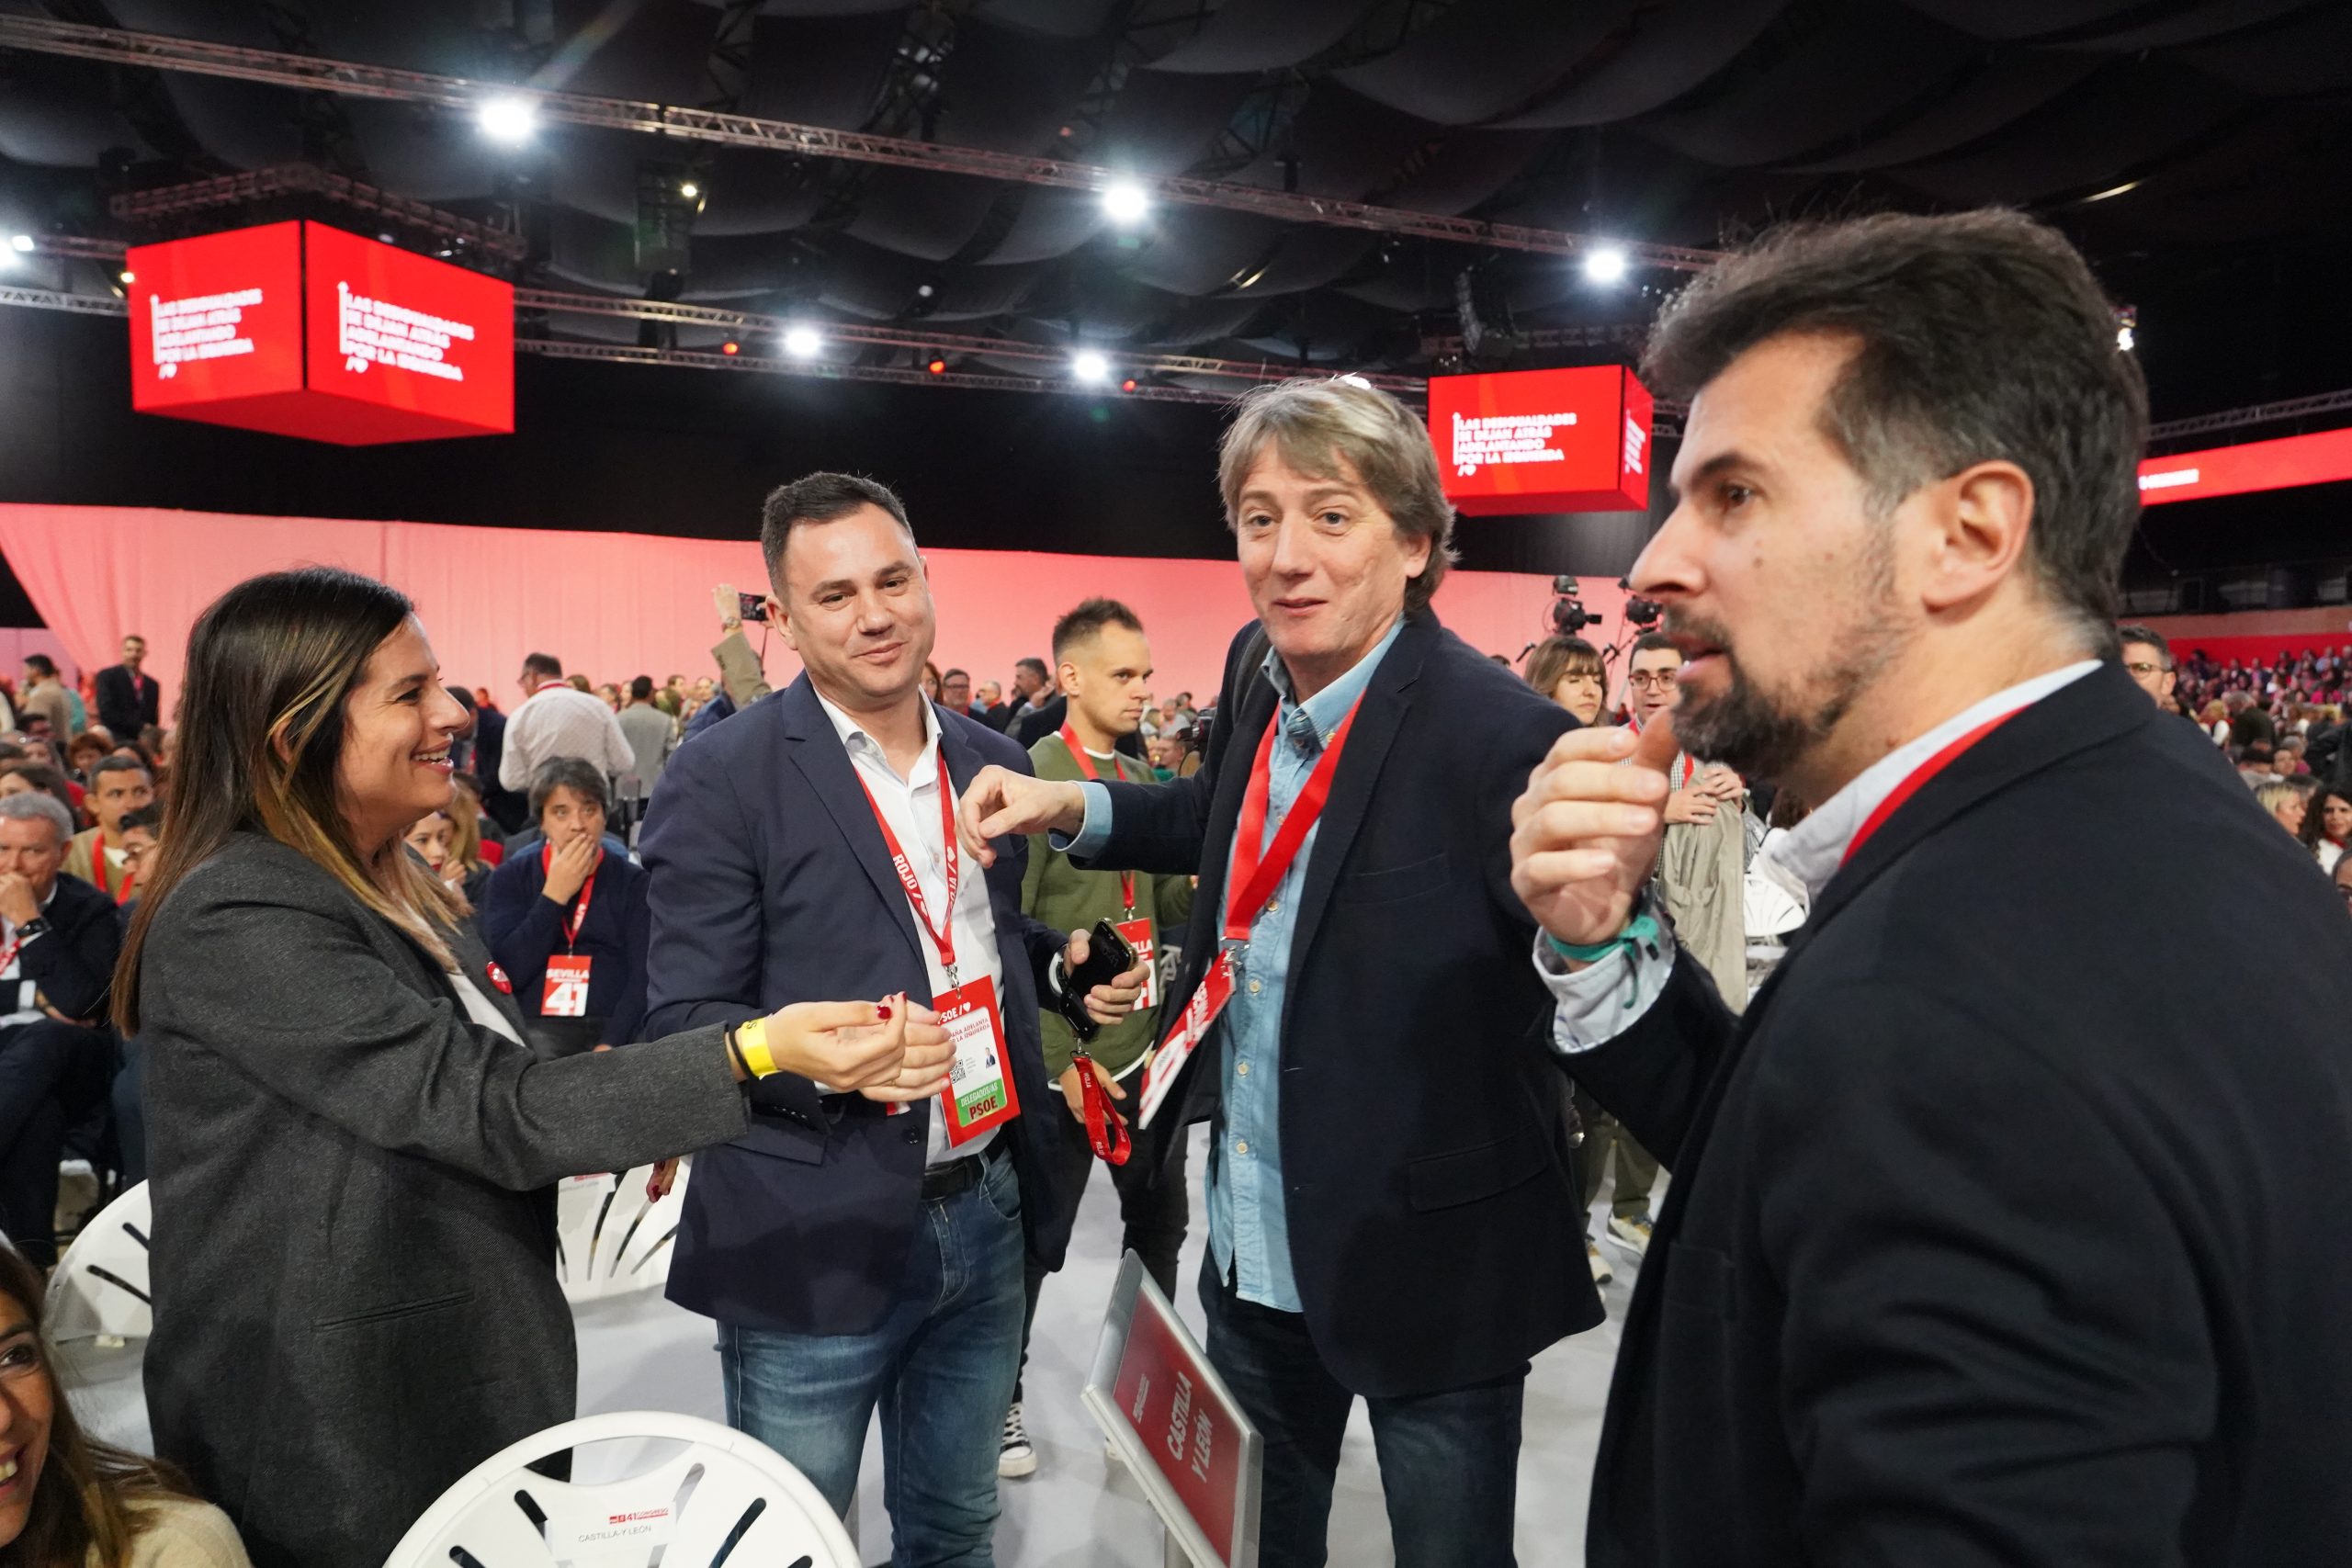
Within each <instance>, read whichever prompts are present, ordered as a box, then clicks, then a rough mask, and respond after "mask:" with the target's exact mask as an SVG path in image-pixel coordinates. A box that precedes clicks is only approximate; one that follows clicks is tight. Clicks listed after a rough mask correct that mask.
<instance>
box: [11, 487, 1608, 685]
mask: <svg viewBox="0 0 2352 1568" xmlns="http://www.w3.org/2000/svg"><path fill="white" fill-rule="evenodd" d="M0 553H5V554H6V557H7V558H8V563H9V565H10V566H11V567H13V568H14V569H15V570H16V573H17V578H18V579H19V580H20V581H22V582H23V583H24V585H25V589H26V591H27V592H28V593H29V594H30V595H31V598H32V602H33V604H34V605H35V606H36V607H37V608H39V610H40V613H41V619H42V620H43V621H44V622H45V623H46V624H47V625H48V626H49V627H50V629H51V630H52V631H53V632H55V633H56V634H57V637H58V639H59V641H61V642H62V643H63V644H64V646H65V648H66V649H67V651H68V652H69V653H70V654H71V655H72V657H73V659H74V661H75V662H76V663H78V664H82V665H85V666H101V665H107V664H111V663H113V662H115V659H116V650H117V646H118V644H119V641H120V639H121V638H122V637H123V636H124V635H125V634H126V633H130V632H138V633H141V635H143V636H144V637H146V638H147V639H148V645H149V649H150V654H149V660H148V669H149V671H151V672H152V673H153V675H155V677H156V678H157V679H158V680H160V681H161V682H163V685H164V709H165V713H166V714H167V715H168V714H169V712H170V707H171V704H172V703H173V701H174V700H175V698H176V697H177V695H178V693H179V677H180V671H181V668H182V666H183V664H184V662H185V656H186V651H187V633H188V628H189V626H192V625H194V624H195V620H196V617H197V615H198V613H200V612H201V611H202V610H203V608H204V607H205V605H207V604H209V603H211V602H212V600H214V599H215V598H217V597H219V595H220V593H221V592H223V591H224V590H226V589H227V588H229V587H230V586H231V585H232V584H233V583H236V582H239V581H243V580H244V579H245V578H248V577H251V576H254V574H256V573H258V572H264V571H274V570H281V569H284V568H286V567H290V566H300V565H308V564H321V565H327V566H340V567H345V568H348V569H349V570H353V571H359V572H365V573H367V574H368V576H370V577H376V578H380V579H382V580H383V581H387V582H390V583H391V584H393V585H394V586H396V587H398V588H399V589H400V590H401V592H405V593H407V594H408V595H409V596H410V597H411V598H413V599H414V600H415V601H416V603H417V606H418V610H419V613H420V614H421V615H422V616H423V618H424V626H425V630H426V632H427V634H428V635H429V636H430V637H432V639H433V646H434V651H435V653H436V654H437V655H438V656H439V658H440V660H441V667H442V670H443V671H444V672H445V673H446V675H447V678H448V679H449V680H451V681H453V682H463V683H464V684H465V685H467V686H487V687H489V688H490V689H491V691H492V694H493V695H495V696H496V697H497V699H498V702H499V705H500V706H501V707H504V708H508V709H510V710H511V709H512V708H513V706H514V705H515V702H516V701H518V700H519V699H518V697H517V695H516V694H515V690H514V683H515V675H516V673H517V671H520V669H521V668H522V663H523V656H524V655H525V654H526V653H529V652H532V651H535V650H536V651H539V652H545V653H552V654H554V655H555V656H556V657H558V658H560V659H561V660H563V661H564V668H565V669H566V670H578V671H582V673H584V674H586V675H587V676H588V677H589V678H590V679H592V680H594V681H596V682H605V681H614V682H626V681H628V679H629V678H630V677H631V676H633V675H650V676H652V677H653V679H654V680H655V681H656V682H660V681H662V680H663V679H665V678H666V677H667V676H669V675H670V674H672V673H673V672H677V673H682V674H684V676H685V677H686V678H687V679H688V680H689V681H691V680H694V679H695V678H696V677H698V676H702V675H716V674H717V670H716V668H715V667H714V665H713V664H712V662H711V658H710V648H711V645H712V644H713V643H715V642H716V641H718V619H717V615H716V612H715V611H714V610H713V608H712V606H711V602H710V592H711V589H712V587H713V586H714V585H715V584H717V583H719V582H721V581H729V582H733V583H735V584H736V585H737V586H739V587H740V588H742V589H744V590H746V591H756V590H758V589H760V588H761V587H763V585H764V583H765V581H766V574H765V570H764V569H763V567H762V565H761V561H760V549H759V546H758V545H757V544H756V543H755V542H752V541H744V542H741V543H737V542H732V541H729V540H713V539H676V538H663V537H658V536H651V535H645V534H601V533H595V534H592V533H558V532H554V531H550V530H545V529H533V528H481V527H470V526H461V525H452V524H441V523H368V522H356V521H349V520H342V519H332V518H315V517H238V516H229V515H224V514H221V513H204V512H168V511H164V510H160V509H154V508H141V507H109V506H39V505H20V504H5V503H0ZM924 558H925V560H926V561H928V562H929V564H930V569H931V577H932V587H933V593H934V595H935V596H936V598H937V600H938V602H939V644H938V649H937V651H936V653H935V654H934V656H933V657H934V659H935V660H936V662H937V663H938V664H939V666H940V668H942V669H943V670H944V669H947V668H950V667H953V666H959V665H960V666H961V667H963V668H964V669H967V670H969V671H971V672H972V681H973V684H974V685H975V686H977V685H978V683H979V682H982V681H988V680H994V681H999V682H1005V681H1009V680H1010V679H1011V677H1012V661H1013V660H1016V659H1020V658H1023V657H1024V656H1029V655H1035V657H1037V658H1040V659H1047V658H1050V657H1051V655H1052V649H1050V648H1049V647H1048V646H1047V643H1048V634H1049V633H1050V632H1051V630H1052V627H1053V623H1054V618H1055V616H1057V615H1060V614H1061V612H1063V611H1064V610H1067V609H1069V607H1070V606H1071V605H1073V604H1077V603H1078V602H1079V601H1080V600H1081V599H1084V598H1087V597H1088V596H1090V595H1091V594H1096V593H1107V594H1109V595H1111V596H1112V597H1114V598H1117V599H1120V600H1123V601H1125V603H1126V604H1129V605H1131V606H1132V607H1133V608H1134V610H1135V612H1136V615H1139V616H1141V617H1142V619H1143V623H1144V626H1145V627H1146V628H1147V630H1148V632H1149V634H1150V637H1151V644H1152V653H1153V657H1154V659H1155V660H1157V662H1158V666H1159V677H1158V679H1157V680H1156V681H1155V682H1154V689H1155V690H1156V691H1157V692H1158V693H1159V694H1160V695H1162V696H1168V695H1172V694H1175V693H1177V692H1180V691H1189V692H1191V693H1192V694H1193V696H1194V698H1195V699H1196V700H1197V701H1199V702H1202V703H1207V702H1210V701H1212V700H1213V699H1214V695H1215V694H1216V685H1217V679H1218V676H1219V674H1220V672H1221V671H1223V669H1224V664H1225V655H1226V650H1227V647H1228V646H1229V644H1230V642H1231V640H1232V637H1233V634H1234V633H1235V631H1236V630H1238V628H1239V627H1240V626H1243V625H1244V624H1245V623H1247V622H1248V620H1249V619H1250V601H1249V596H1248V594H1247V593H1246V592H1244V591H1243V588H1242V585H1241V573H1240V569H1239V568H1238V567H1237V566H1235V565H1234V563H1233V562H1231V561H1230V560H1221V561H1220V560H1161V559H1138V558H1123V557H1116V556H1071V555H1045V554H1037V553H1031V552H1026V551H1010V550H1006V551H998V550H927V551H925V552H924ZM1582 587H1583V594H1584V603H1585V606H1586V608H1588V609H1590V610H1593V611H1596V612H1598V613H1600V615H1604V616H1605V617H1606V619H1605V620H1604V622H1603V623H1602V624H1601V625H1600V626H1596V627H1592V628H1589V631H1588V633H1587V635H1588V637H1593V636H1594V634H1599V636H1598V637H1595V640H1605V641H1615V640H1617V639H1619V638H1620V637H1623V634H1624V626H1623V612H1624V592H1623V590H1622V589H1620V588H1619V587H1618V586H1617V585H1616V583H1615V582H1613V581H1608V580H1605V579H1601V578H1586V579H1583V580H1582ZM1551 601H1552V588H1551V580H1550V579H1549V578H1547V577H1541V576H1536V575H1533V574H1528V573H1516V572H1487V571H1460V570H1456V571H1454V572H1453V573H1452V574H1450V575H1449V576H1448V577H1447V578H1446V580H1445V585H1444V587H1442V588H1441V589H1440V590H1439V591H1438V595H1437V600H1436V609H1437V612H1438V615H1439V616H1440V617H1441V618H1442V620H1444V622H1445V623H1446V625H1447V626H1451V627H1452V628H1453V630H1454V631H1456V632H1458V633H1459V634H1461V636H1462V637H1464V638H1465V639H1466V640H1468V641H1469V642H1470V643H1471V644H1472V645H1473V646H1475V647H1476V648H1477V649H1480V650H1482V651H1484V652H1488V653H1500V654H1503V655H1505V656H1507V657H1510V658H1512V659H1514V660H1515V659H1516V658H1517V657H1518V655H1519V653H1520V650H1521V649H1523V648H1525V647H1526V646H1527V645H1528V644H1529V643H1530V642H1532V641H1534V640H1535V639H1536V638H1537V637H1540V636H1542V635H1543V631H1544V615H1545V613H1546V610H1547V608H1548V606H1549V605H1550V604H1551ZM747 630H748V631H749V632H750V634H751V637H752V646H753V647H754V648H757V647H759V646H760V642H761V637H762V632H761V629H760V628H759V627H758V626H751V627H748V628H747ZM766 642H767V660H766V662H767V671H768V679H769V680H771V681H772V682H775V684H777V685H779V686H781V685H783V684H784V683H785V682H787V681H789V680H791V679H792V677H793V676H794V675H795V674H797V672H798V671H799V661H798V660H797V659H795V658H794V657H793V655H792V652H791V650H790V649H787V648H786V647H785V644H784V638H783V637H782V635H781V634H780V633H775V632H770V633H768V634H766Z"/></svg>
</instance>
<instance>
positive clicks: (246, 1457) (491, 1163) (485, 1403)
mask: <svg viewBox="0 0 2352 1568" xmlns="http://www.w3.org/2000/svg"><path fill="white" fill-rule="evenodd" d="M456 949H457V957H458V963H459V964H461V965H463V966H464V968H465V969H466V971H467V972H468V973H469V974H470V975H472V976H476V977H477V978H478V979H479V978H480V977H481V976H483V975H484V974H485V972H486V971H487V969H488V967H489V964H490V958H489V954H488V953H484V952H483V951H482V949H481V946H480V945H479V944H478V943H476V942H474V940H473V939H472V937H471V936H470V935H469V934H468V933H465V932H460V933H459V936H458V942H457V943H456ZM484 988H485V990H486V991H487V993H488V994H489V995H490V996H491V997H492V999H493V1000H494V1001H496V1002H497V1003H498V1005H499V1008H500V1010H501V1011H502V1012H503V1013H504V1014H505V1016H506V1019H507V1021H508V1022H509V1023H510V1024H513V1025H515V1026H516V1027H517V1028H519V1027H520V1025H521V1019H520V1017H519V1016H518V1015H517V1014H515V1011H514V1010H513V1009H512V1007H511V1006H510V1005H508V1004H507V1003H506V1001H505V999H504V998H501V997H500V996H499V994H498V992H497V991H496V990H495V989H492V988H490V987H487V986H485V987H484ZM140 995H141V1014H142V1016H141V1029H140V1034H139V1038H140V1041H141V1044H142V1045H143V1046H144V1047H145V1052H146V1074H147V1081H146V1104H147V1141H148V1163H149V1167H150V1169H151V1172H152V1176H151V1179H152V1180H153V1189H154V1200H155V1235H154V1256H153V1265H154V1266H153V1279H154V1284H153V1292H154V1300H155V1335H154V1338H153V1340H152V1341H151V1342H150V1344H149V1346H148V1350H147V1359H146V1368H145V1371H146V1380H147V1409H148V1413H149V1416H150V1417H151V1419H152V1421H153V1427H154V1434H155V1449H156V1451H157V1452H158V1453H160V1454H162V1455H163V1456H164V1458H166V1459H169V1460H171V1461H174V1462H175V1463H177V1464H180V1465H182V1466H184V1467H186V1468H187V1471H188V1472H189V1473H190V1474H191V1475H192V1476H193V1477H194V1478H195V1481H196V1484H197V1489H198V1492H199V1493H201V1494H202V1495H204V1496H205V1497H207V1498H209V1500H211V1501H212V1502H215V1503H217V1504H219V1505H220V1506H221V1507H223V1508H225V1509H226V1510H228V1513H229V1517H231V1518H232V1519H233V1520H235V1521H236V1525H237V1529H238V1530H239V1532H240V1533H241V1534H243V1537H244V1541H245V1546H246V1549H247V1550H248V1551H250V1552H251V1553H252V1555H253V1560H254V1565H255V1568H379V1564H380V1563H381V1562H383V1560H384V1558H385V1556H386V1555H387V1554H388V1553H390V1551H391V1549H392V1546H393V1544H394V1543H395V1542H396V1541H397V1540H399V1539H400V1537H401V1533H402V1532H403V1531H405V1530H406V1529H408V1527H409V1526H410V1525H411V1524H413V1522H415V1519H416V1517H417V1515H419V1514H421V1513H423V1512H424V1509H425V1507H426V1506H428V1505H430V1504H431V1503H432V1502H433V1500H434V1499H435V1497H437V1496H438V1495H440V1494H441V1493H442V1491H443V1490H445V1489H446V1488H447V1487H448V1486H449V1484H450V1483H453V1482H455V1481H456V1480H457V1479H458V1477H459V1476H460V1475H462V1474H464V1473H465V1472H466V1471H467V1470H469V1469H470V1468H471V1467H472V1466H474V1465H475V1464H477V1463H479V1462H481V1461H482V1460H484V1459H487V1458H488V1457H489V1456H490V1455H491V1454H492V1453H494V1452H496V1451H497V1450H499V1449H501V1448H503V1447H505V1446H506V1445H507V1444H509V1443H512V1442H516V1441H519V1440H520V1439H522V1438H526V1437H528V1436H530V1435H531V1434H532V1433H534V1432H537V1431H538V1430H540V1429H542V1428H544V1427H548V1426H549V1425H550V1424H552V1423H554V1422H558V1421H562V1420H566V1419H569V1418H570V1417H571V1414H572V1409H573V1402H574V1398H575V1394H576V1388H577V1376H576V1370H575V1367H574V1358H573V1349H572V1337H571V1308H570V1307H569V1306H568V1305H567V1304H566V1303H565V1302H564V1299H563V1292H562V1290H561V1288H560V1286H559V1285H558V1284H557V1282H556V1277H555V1198H554V1193H553V1190H552V1186H553V1183H554V1182H555V1181H556V1180H557V1179H560V1178H561V1177H565V1176H570V1175H573V1174H576V1173H579V1172H582V1171H595V1170H624V1169H627V1168H628V1167H630V1166H632V1165H637V1164H639V1163H642V1162H644V1161H648V1160H652V1159H658V1158H661V1157H663V1156H669V1155H675V1154H683V1153H684V1152H686V1151H688V1150H691V1149H695V1148H698V1147H701V1146H702V1145H707V1144H714V1143H717V1142H718V1141H719V1140H721V1139H724V1138H731V1137H733V1136H735V1135H736V1134H739V1133H741V1131H742V1129H743V1117H744V1112H743V1096H742V1091H741V1089H738V1088H737V1087H736V1085H735V1083H734V1080H733V1078H732V1077H731V1076H730V1075H729V1072H728V1069H727V1058H726V1053H725V1051H724V1048H723V1047H722V1046H721V1044H720V1043H719V1032H718V1030H715V1029H709V1030H703V1031H700V1032H696V1033H695V1034H694V1035H692V1036H689V1037H687V1038H684V1039H679V1040H666V1041H660V1042H656V1043H652V1044H650V1045H639V1046H634V1047H632V1048H630V1049H628V1050H626V1051H611V1052H605V1053H603V1054H601V1055H580V1056H573V1057H570V1058H567V1059H565V1060H563V1061H557V1062H539V1061H537V1060H535V1059H534V1058H533V1057H532V1055H531V1053H530V1052H528V1051H527V1050H526V1049H524V1048H523V1047H522V1046H520V1045H516V1044H514V1043H511V1042H509V1041H507V1040H506V1039H505V1038H503V1036H501V1035H498V1034H496V1033H494V1032H492V1031H490V1030H487V1029H484V1028H482V1027H481V1026H479V1025H477V1024H475V1023H473V1022H471V1021H469V1017H468V1015H467V1013H466V1011H465V1010H464V1008H463V1007H462V1006H461V1005H460V1003H459V1002H458V998H457V994H456V992H455V990H454V989H453V987H451V985H450V983H449V981H448V979H447V976H445V975H444V974H443V973H442V972H441V971H440V969H439V966H438V965H437V964H434V963H433V962H432V960H430V959H429V958H427V957H426V956H425V954H424V952H423V950H422V949H420V948H418V947H417V946H415V944H413V942H410V941H409V940H408V939H407V938H406V937H404V936H402V935H401V933H400V932H399V931H396V930H395V929H394V928H393V927H392V926H391V925H390V924H389V923H388V922H386V921H385V920H383V919H379V918H378V917H377V916H376V915H374V914H372V913H370V912H369V911H368V909H367V908H365V907H364V906H363V905H361V904H360V902H359V901H358V900H357V899H356V898H355V897H352V896H351V895H350V894H349V893H347V892H345V890H344V889H343V887H342V886H341V885H340V884H338V883H336V882H335V881H334V878H333V877H331V876H329V875H328V874H326V873H325V872H324V871H322V870H321V869H320V868H319V867H318V866H316V865H315V864H313V863H311V861H309V860H307V859H305V858H304V857H303V856H301V855H300V854H298V853H296V852H294V851H292V850H289V849H288V848H286V847H285V846H283V845H281V844H278V843H276V842H274V841H272V840H268V839H266V838H264V837H262V836H261V835H259V834H255V833H240V834H238V835H237V836H236V837H235V839H234V840H232V841H231V842H230V844H229V845H228V846H227V847H226V848H224V849H223V850H221V851H220V853H218V854H216V855H214V856H213V857H212V858H211V859H210V860H208V861H206V862H205V863H203V864H202V865H200V866H198V867H197V868H196V870H194V871H192V872H191V873H189V874H188V875H187V879H186V880H185V881H183V882H181V883H180V885H179V886H176V887H175V888H173V889H172V890H171V891H170V892H169V893H167V894H165V895H164V902H163V904H162V905H161V906H160V907H159V908H157V909H156V911H155V917H154V922H153V926H152V927H151V928H150V930H149V932H148V941H147V945H146V947H145V949H144V950H143V953H142V956H141V966H140Z"/></svg>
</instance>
